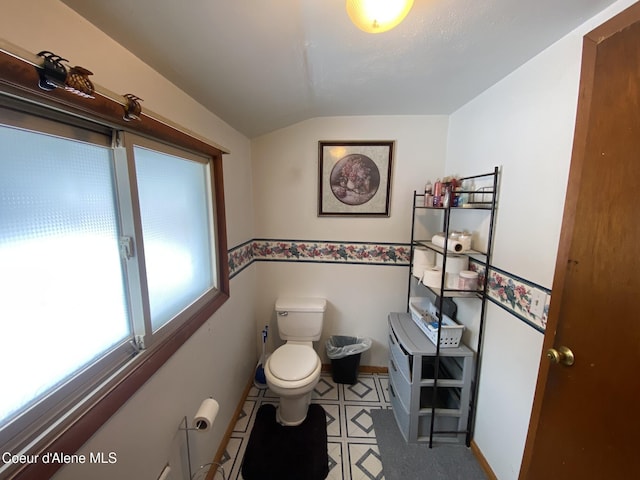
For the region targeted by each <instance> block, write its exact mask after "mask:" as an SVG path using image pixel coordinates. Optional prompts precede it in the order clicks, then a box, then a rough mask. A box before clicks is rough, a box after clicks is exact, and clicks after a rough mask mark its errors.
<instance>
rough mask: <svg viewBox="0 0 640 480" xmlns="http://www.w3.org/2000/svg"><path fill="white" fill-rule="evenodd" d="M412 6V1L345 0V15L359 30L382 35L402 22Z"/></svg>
mask: <svg viewBox="0 0 640 480" xmlns="http://www.w3.org/2000/svg"><path fill="white" fill-rule="evenodd" d="M412 6H413V0H347V13H348V14H349V18H351V21H352V22H353V23H354V24H355V26H356V27H358V28H359V29H360V30H363V31H365V32H367V33H382V32H386V31H387V30H391V29H392V28H394V27H396V26H397V25H398V24H399V23H400V22H401V21H402V20H404V17H406V16H407V14H408V13H409V10H411V7H412Z"/></svg>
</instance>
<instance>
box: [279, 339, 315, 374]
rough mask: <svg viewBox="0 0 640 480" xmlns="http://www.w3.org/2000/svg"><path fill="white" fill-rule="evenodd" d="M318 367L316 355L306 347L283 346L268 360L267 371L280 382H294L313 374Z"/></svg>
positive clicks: (311, 349)
mask: <svg viewBox="0 0 640 480" xmlns="http://www.w3.org/2000/svg"><path fill="white" fill-rule="evenodd" d="M317 365H318V355H316V352H315V350H314V349H313V348H311V347H309V346H307V345H296V344H293V345H291V344H284V345H282V346H281V347H280V348H277V349H276V351H275V352H273V353H272V354H271V357H270V358H269V370H271V373H272V374H273V376H274V377H277V378H279V379H280V380H285V381H290V382H294V381H297V380H302V379H303V378H306V377H308V376H309V375H311V374H312V373H313V371H314V370H315V369H316V367H317Z"/></svg>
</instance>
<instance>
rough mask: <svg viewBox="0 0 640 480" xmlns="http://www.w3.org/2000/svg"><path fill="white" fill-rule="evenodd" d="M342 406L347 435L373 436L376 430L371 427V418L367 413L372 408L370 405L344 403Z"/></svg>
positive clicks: (355, 436) (356, 436)
mask: <svg viewBox="0 0 640 480" xmlns="http://www.w3.org/2000/svg"><path fill="white" fill-rule="evenodd" d="M344 408H345V418H346V420H347V437H349V438H375V435H376V432H375V431H374V429H373V419H372V418H371V414H370V413H369V412H370V410H372V408H371V407H370V406H362V405H345V407H344ZM377 408H380V407H377Z"/></svg>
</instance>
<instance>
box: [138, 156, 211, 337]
mask: <svg viewBox="0 0 640 480" xmlns="http://www.w3.org/2000/svg"><path fill="white" fill-rule="evenodd" d="M134 158H135V168H136V177H137V184H138V196H139V203H140V213H141V217H142V238H143V242H144V256H145V266H146V273H147V286H148V289H149V307H150V312H151V325H152V328H153V331H154V332H155V331H157V330H158V329H159V328H160V327H161V326H162V325H164V324H166V323H167V322H168V321H169V320H171V319H172V318H173V317H175V316H176V315H177V314H178V313H179V312H181V311H182V310H183V309H185V308H186V307H188V306H189V305H190V304H192V303H193V302H194V301H195V300H196V299H198V298H199V297H200V296H201V295H203V294H204V293H206V292H208V291H209V290H211V289H212V288H214V287H215V284H214V273H213V256H212V252H213V245H212V240H211V238H212V231H213V229H212V227H211V225H212V221H211V211H210V208H209V205H210V198H211V197H210V193H209V191H210V188H209V166H208V164H204V163H200V162H196V161H192V160H188V159H185V158H181V157H176V156H173V155H169V154H166V153H161V152H157V151H154V150H149V149H146V148H142V147H138V146H136V147H134Z"/></svg>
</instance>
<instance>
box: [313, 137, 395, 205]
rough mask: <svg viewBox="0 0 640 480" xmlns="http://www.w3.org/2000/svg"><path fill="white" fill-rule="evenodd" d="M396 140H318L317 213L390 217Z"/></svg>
mask: <svg viewBox="0 0 640 480" xmlns="http://www.w3.org/2000/svg"><path fill="white" fill-rule="evenodd" d="M393 147H394V142H393V141H362V142H358V141H341V142H338V141H334V142H329V141H321V142H318V156H319V161H318V164H319V169H318V216H335V215H352V216H353V215H355V216H360V215H365V216H371V217H388V216H389V200H390V194H391V192H390V190H391V164H392V160H393Z"/></svg>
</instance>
